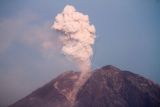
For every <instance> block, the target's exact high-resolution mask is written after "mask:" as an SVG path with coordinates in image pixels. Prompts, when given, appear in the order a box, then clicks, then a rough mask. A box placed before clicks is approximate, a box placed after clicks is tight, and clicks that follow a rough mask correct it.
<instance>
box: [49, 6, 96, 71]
mask: <svg viewBox="0 0 160 107" xmlns="http://www.w3.org/2000/svg"><path fill="white" fill-rule="evenodd" d="M51 28H53V29H55V30H57V31H58V32H60V33H61V34H62V36H60V41H61V43H62V45H63V46H62V52H63V53H64V55H66V56H69V57H70V58H71V59H73V60H74V61H75V62H76V63H77V65H78V67H79V68H80V71H82V72H87V71H90V70H91V58H92V56H93V49H92V45H93V44H94V42H95V38H96V36H95V27H94V25H91V24H90V22H89V17H88V15H84V14H82V13H80V12H77V11H76V9H75V8H74V7H73V6H71V5H67V6H66V7H65V8H64V10H63V12H62V13H59V14H58V15H57V16H56V17H55V22H54V24H53V26H52V27H51Z"/></svg>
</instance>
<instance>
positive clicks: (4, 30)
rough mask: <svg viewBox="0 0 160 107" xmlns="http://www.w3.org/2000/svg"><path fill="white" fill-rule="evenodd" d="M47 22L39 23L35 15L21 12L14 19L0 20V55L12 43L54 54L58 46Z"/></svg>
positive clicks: (54, 34)
mask: <svg viewBox="0 0 160 107" xmlns="http://www.w3.org/2000/svg"><path fill="white" fill-rule="evenodd" d="M50 27H51V25H50V23H49V22H47V21H45V22H43V21H41V22H40V18H39V17H38V16H37V15H34V14H30V13H29V14H28V12H21V13H20V14H19V15H17V16H16V17H12V18H7V19H0V34H1V35H0V53H3V52H5V51H6V50H7V49H8V48H9V47H10V46H11V45H12V43H13V42H20V43H22V44H25V45H27V46H30V47H32V48H35V49H39V50H40V51H41V52H43V53H45V54H46V53H47V54H48V53H53V52H56V51H57V49H58V46H59V45H60V44H59V42H58V39H57V36H56V33H55V32H54V31H53V30H51V29H50Z"/></svg>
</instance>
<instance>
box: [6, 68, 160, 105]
mask: <svg viewBox="0 0 160 107" xmlns="http://www.w3.org/2000/svg"><path fill="white" fill-rule="evenodd" d="M79 75H80V72H74V71H69V72H65V73H62V74H61V75H59V76H58V77H57V78H55V79H53V80H51V81H50V82H49V83H47V84H46V85H44V86H43V87H41V88H39V89H37V90H36V91H34V92H32V93H31V94H30V95H28V96H26V97H25V98H23V99H21V100H19V101H17V102H16V103H14V104H13V105H10V106H9V107H71V105H70V102H69V101H68V100H67V98H66V96H67V95H68V93H69V92H71V91H72V90H73V88H74V84H75V81H77V80H78V77H79ZM106 106H107V107H159V106H160V86H159V85H158V84H155V83H154V82H152V81H151V80H149V79H146V78H144V77H142V76H140V75H138V74H134V73H132V72H130V71H123V70H120V69H119V68H116V67H114V66H112V65H107V66H104V67H102V68H99V69H96V70H94V71H93V72H92V75H91V77H90V78H89V79H88V80H87V81H86V83H85V84H84V85H83V86H82V87H81V89H80V90H79V92H78V94H77V97H76V102H75V105H74V107H106Z"/></svg>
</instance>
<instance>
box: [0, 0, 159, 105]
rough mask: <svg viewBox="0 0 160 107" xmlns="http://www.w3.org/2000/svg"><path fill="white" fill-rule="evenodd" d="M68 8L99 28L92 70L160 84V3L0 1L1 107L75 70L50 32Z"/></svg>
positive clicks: (131, 0) (147, 0) (138, 0)
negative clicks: (116, 72) (109, 70)
mask: <svg viewBox="0 0 160 107" xmlns="http://www.w3.org/2000/svg"><path fill="white" fill-rule="evenodd" d="M67 4H70V5H73V6H75V8H76V9H77V10H78V11H80V12H82V13H84V14H87V15H89V19H90V22H91V23H92V24H93V25H94V26H95V28H96V42H95V44H94V46H93V48H94V55H93V57H92V69H96V68H100V67H102V66H105V65H113V66H115V67H118V68H120V69H121V70H128V71H131V72H134V73H136V74H139V75H142V76H144V77H146V78H148V79H151V80H153V81H154V82H155V83H158V84H160V78H159V76H160V43H159V41H160V1H159V0H99V1H98V0H97V1H93V0H57V1H56V0H14V1H13V0H1V1H0V107H1V106H2V107H3V106H5V105H9V104H12V103H14V102H15V101H17V100H19V99H21V98H23V97H25V96H26V95H28V94H29V93H31V92H32V91H34V90H35V89H37V88H39V87H41V86H43V85H44V84H45V83H47V82H49V81H50V80H52V79H54V78H55V77H56V76H58V75H59V74H61V73H63V72H65V71H69V70H77V66H76V65H75V63H74V62H73V61H72V60H70V59H69V58H68V57H65V56H64V55H63V54H62V52H61V50H60V47H61V46H60V44H59V41H58V37H59V35H58V34H57V33H56V32H55V31H54V30H53V29H51V26H52V24H53V22H54V18H55V16H56V15H57V14H58V13H60V12H61V11H62V10H63V8H64V7H65V5H67Z"/></svg>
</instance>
